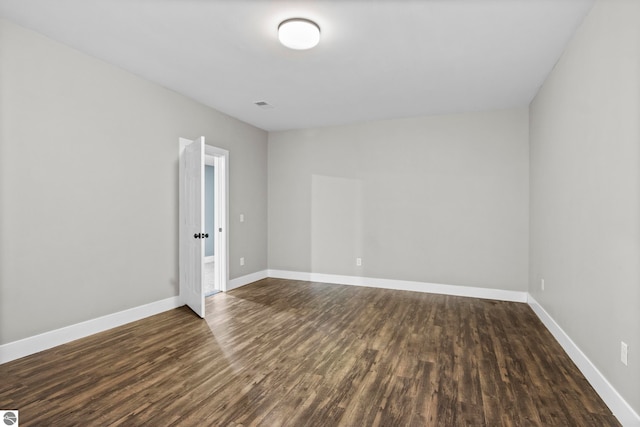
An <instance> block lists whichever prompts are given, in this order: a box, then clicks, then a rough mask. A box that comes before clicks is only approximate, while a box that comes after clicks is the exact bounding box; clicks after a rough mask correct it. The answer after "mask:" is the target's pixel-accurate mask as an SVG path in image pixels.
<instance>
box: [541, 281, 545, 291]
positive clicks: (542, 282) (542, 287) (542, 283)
mask: <svg viewBox="0 0 640 427" xmlns="http://www.w3.org/2000/svg"><path fill="white" fill-rule="evenodd" d="M540 289H542V290H543V291H544V279H540Z"/></svg>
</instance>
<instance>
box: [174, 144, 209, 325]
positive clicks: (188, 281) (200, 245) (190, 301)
mask: <svg viewBox="0 0 640 427" xmlns="http://www.w3.org/2000/svg"><path fill="white" fill-rule="evenodd" d="M180 149H181V150H180V151H181V152H180V166H179V169H180V170H179V175H180V178H179V181H180V182H179V193H180V195H179V198H180V212H179V217H180V218H179V221H180V226H179V241H180V253H179V256H180V261H179V266H180V267H179V269H180V298H181V299H182V302H184V303H185V304H186V305H188V306H189V307H190V308H191V309H192V310H193V311H194V312H195V313H196V314H197V315H198V316H200V317H204V314H205V313H204V290H203V285H204V283H203V280H204V277H203V267H204V266H203V262H204V258H203V254H204V239H205V232H204V137H202V136H201V137H200V138H198V139H196V140H195V141H189V140H185V139H180Z"/></svg>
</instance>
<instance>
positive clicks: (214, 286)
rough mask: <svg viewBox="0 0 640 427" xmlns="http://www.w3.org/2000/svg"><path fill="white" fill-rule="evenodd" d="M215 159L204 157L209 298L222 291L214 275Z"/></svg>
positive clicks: (206, 274) (205, 259)
mask: <svg viewBox="0 0 640 427" xmlns="http://www.w3.org/2000/svg"><path fill="white" fill-rule="evenodd" d="M215 173H216V166H215V157H213V156H210V155H207V154H205V156H204V232H205V234H206V235H208V236H209V238H207V239H205V241H204V270H203V272H204V296H205V298H206V297H210V296H211V295H214V294H217V293H218V292H220V291H222V288H221V286H220V283H219V277H218V275H217V274H216V256H215V253H216V250H215V240H217V233H216V232H215V209H216V203H215V196H216V191H215V190H216V188H215V182H216V176H215Z"/></svg>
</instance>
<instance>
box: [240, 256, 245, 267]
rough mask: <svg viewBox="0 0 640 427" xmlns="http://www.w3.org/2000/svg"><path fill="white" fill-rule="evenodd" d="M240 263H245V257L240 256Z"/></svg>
mask: <svg viewBox="0 0 640 427" xmlns="http://www.w3.org/2000/svg"><path fill="white" fill-rule="evenodd" d="M240 265H244V257H241V258H240Z"/></svg>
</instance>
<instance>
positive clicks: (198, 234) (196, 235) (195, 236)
mask: <svg viewBox="0 0 640 427" xmlns="http://www.w3.org/2000/svg"><path fill="white" fill-rule="evenodd" d="M200 236H201V234H200V233H196V234H194V235H193V238H194V239H199V238H200Z"/></svg>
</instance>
